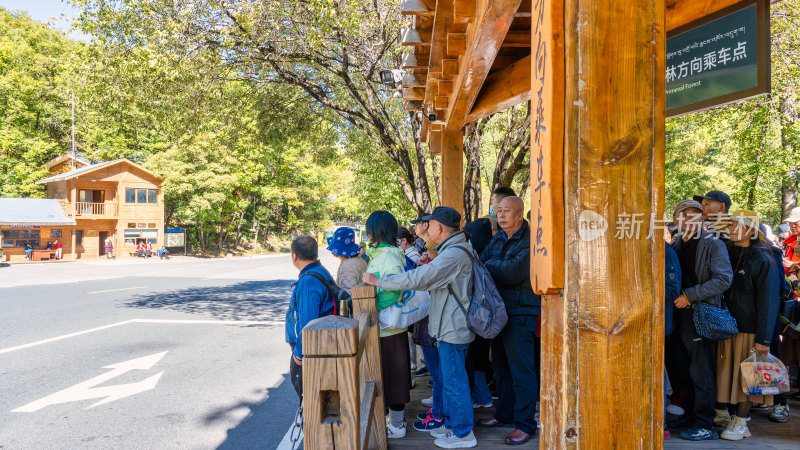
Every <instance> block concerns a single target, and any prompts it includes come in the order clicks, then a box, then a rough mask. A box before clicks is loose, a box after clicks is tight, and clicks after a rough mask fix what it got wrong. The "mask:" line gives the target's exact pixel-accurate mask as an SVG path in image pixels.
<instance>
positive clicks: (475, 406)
mask: <svg viewBox="0 0 800 450" xmlns="http://www.w3.org/2000/svg"><path fill="white" fill-rule="evenodd" d="M491 407H492V402H491V401H490V402H489V403H473V404H472V409H479V408H491Z"/></svg>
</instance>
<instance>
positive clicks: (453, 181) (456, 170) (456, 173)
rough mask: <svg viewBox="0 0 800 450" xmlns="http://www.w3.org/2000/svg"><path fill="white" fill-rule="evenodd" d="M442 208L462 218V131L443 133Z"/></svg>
mask: <svg viewBox="0 0 800 450" xmlns="http://www.w3.org/2000/svg"><path fill="white" fill-rule="evenodd" d="M441 136H442V145H441V149H442V206H449V207H451V208H453V209H455V210H456V211H458V212H459V213H460V214H461V217H464V130H463V129H462V130H457V131H443V132H442V133H441Z"/></svg>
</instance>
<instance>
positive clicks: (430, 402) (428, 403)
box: [422, 397, 433, 408]
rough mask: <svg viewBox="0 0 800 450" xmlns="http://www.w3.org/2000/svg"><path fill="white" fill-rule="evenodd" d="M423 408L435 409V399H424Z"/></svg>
mask: <svg viewBox="0 0 800 450" xmlns="http://www.w3.org/2000/svg"><path fill="white" fill-rule="evenodd" d="M422 406H424V407H426V408H433V397H428V398H423V399H422Z"/></svg>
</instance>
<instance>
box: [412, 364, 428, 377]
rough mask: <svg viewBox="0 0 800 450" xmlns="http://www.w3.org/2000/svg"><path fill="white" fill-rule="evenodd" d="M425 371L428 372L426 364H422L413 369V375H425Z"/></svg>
mask: <svg viewBox="0 0 800 450" xmlns="http://www.w3.org/2000/svg"><path fill="white" fill-rule="evenodd" d="M426 373H428V366H422V367H420V368H419V369H417V370H415V371H414V375H416V376H420V375H425V374H426Z"/></svg>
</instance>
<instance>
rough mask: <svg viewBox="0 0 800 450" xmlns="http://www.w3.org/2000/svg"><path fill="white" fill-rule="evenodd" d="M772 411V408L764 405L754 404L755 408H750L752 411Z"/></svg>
mask: <svg viewBox="0 0 800 450" xmlns="http://www.w3.org/2000/svg"><path fill="white" fill-rule="evenodd" d="M770 409H772V406H769V405H765V404H763V403H753V406H751V407H750V411H769V410H770Z"/></svg>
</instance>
